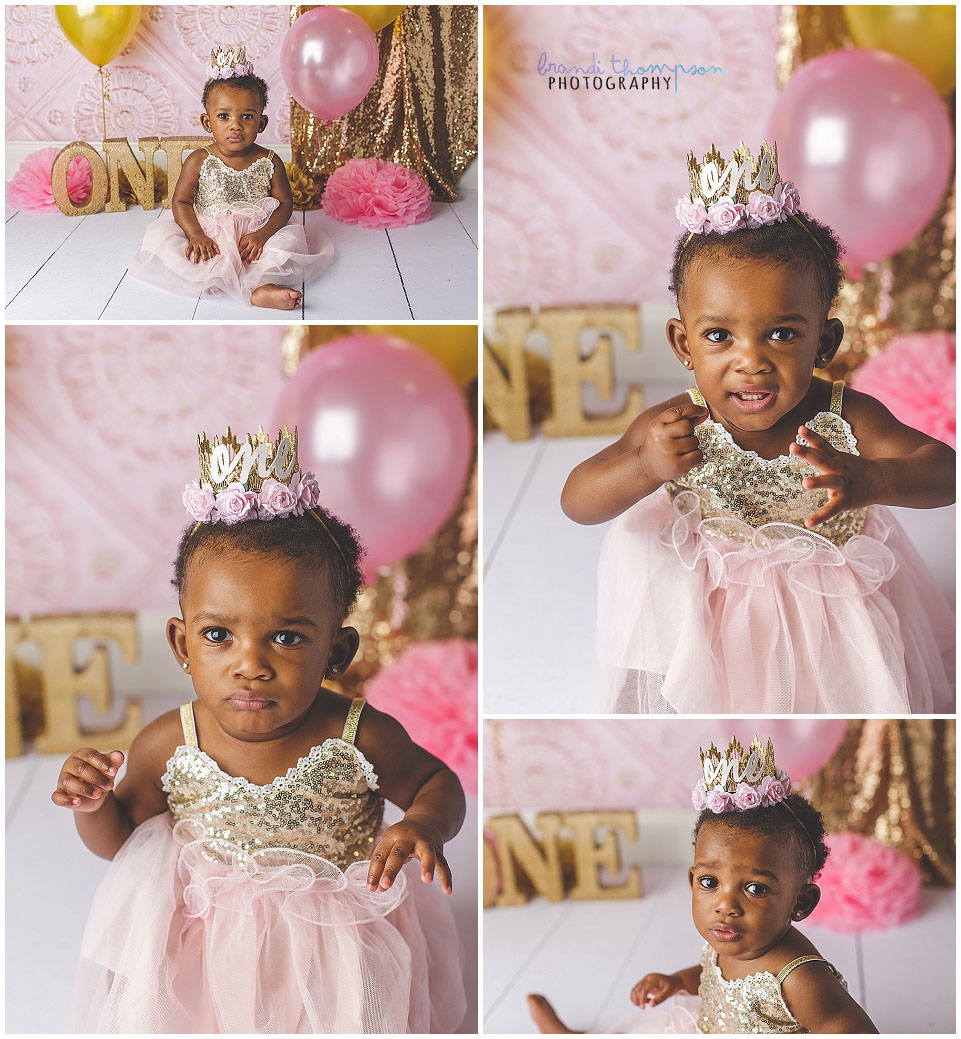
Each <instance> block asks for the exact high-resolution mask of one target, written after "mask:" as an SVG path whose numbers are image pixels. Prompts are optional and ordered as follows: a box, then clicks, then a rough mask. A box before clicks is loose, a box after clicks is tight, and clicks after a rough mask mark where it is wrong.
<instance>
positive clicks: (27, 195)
mask: <svg viewBox="0 0 961 1039" xmlns="http://www.w3.org/2000/svg"><path fill="white" fill-rule="evenodd" d="M59 151H60V149H59V148H41V149H40V151H38V152H32V153H31V154H30V155H28V156H27V157H26V158H25V159H24V160H23V162H22V163H20V168H19V169H18V170H17V172H16V173H15V174H14V175H13V177H12V178H11V180H10V183H9V184H7V204H8V205H9V206H13V207H15V208H16V209H21V210H23V211H24V212H26V213H58V212H59V211H60V210H59V209H58V207H57V203H56V201H55V200H54V197H53V187H52V186H51V184H50V173H51V171H52V170H53V160H54V159H55V158H56V157H57V154H58V152H59ZM92 190H93V174H92V173H91V172H90V163H89V162H87V160H86V159H82V158H80V156H79V155H78V156H76V157H75V158H73V159H71V160H70V165H69V166H68V167H67V194H68V195H69V196H70V201H71V202H73V203H74V205H81V204H83V203H84V202H86V201H87V199H88V198H90V192H91V191H92Z"/></svg>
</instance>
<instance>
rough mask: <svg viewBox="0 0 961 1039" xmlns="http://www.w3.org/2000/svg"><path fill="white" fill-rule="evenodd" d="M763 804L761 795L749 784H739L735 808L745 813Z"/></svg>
mask: <svg viewBox="0 0 961 1039" xmlns="http://www.w3.org/2000/svg"><path fill="white" fill-rule="evenodd" d="M760 803H761V795H760V794H759V793H758V792H757V790H756V789H755V788H754V787H753V786H751V785H750V784H748V783H738V785H737V788H736V789H735V791H734V807H735V808H736V809H737V810H738V811H739V812H743V811H745V810H746V809H748V808H757V806H758V805H759V804H760Z"/></svg>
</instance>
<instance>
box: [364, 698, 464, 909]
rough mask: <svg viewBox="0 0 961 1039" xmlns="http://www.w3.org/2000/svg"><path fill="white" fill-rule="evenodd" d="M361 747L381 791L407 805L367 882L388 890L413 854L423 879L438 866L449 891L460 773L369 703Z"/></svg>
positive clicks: (460, 817)
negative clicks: (448, 852)
mask: <svg viewBox="0 0 961 1039" xmlns="http://www.w3.org/2000/svg"><path fill="white" fill-rule="evenodd" d="M357 745H358V747H359V748H360V750H361V752H362V753H363V754H364V755H365V756H367V757H369V758H370V760H371V761H374V762H376V763H377V770H378V779H379V781H380V791H381V793H382V794H383V795H384V797H386V798H387V799H388V800H389V801H393V803H394V804H396V805H398V806H399V807H401V808H403V809H404V810H405V811H404V818H403V819H402V820H401V821H400V822H399V823H395V824H394V825H393V826H389V827H388V828H387V829H386V830H385V831H384V834H383V836H382V837H381V839H380V840H379V841H378V843H377V847H376V848H375V849H374V853H373V854H372V855H371V857H370V869H369V871H368V873H367V887H368V888H369V889H370V890H371V891H375V890H377V888H378V887H379V888H380V890H381V891H386V890H387V888H389V887H390V886H391V884H393V883H394V878H395V877H396V876H397V874H398V873H399V872H400V869H401V867H402V866H403V865H404V863H405V862H407V860H408V859H411V858H418V859H420V864H421V879H422V880H423V881H425V883H429V882H430V881H431V880H432V879H433V877H434V870H435V868H436V870H437V874H438V876H439V877H440V882H441V887H442V889H443V891H444V893H445V894H448V895H449V894H450V893H451V890H452V886H451V885H452V881H451V872H450V867H449V866H448V865H447V860H446V859H445V858H444V853H443V847H444V844H445V842H446V841H449V840H450V839H451V837H453V836H454V834H456V833H457V831H458V830H459V829H460V828H461V825H462V824H463V822H464V813H465V811H466V805H465V802H464V790H463V788H462V787H461V785H460V781H459V780H458V778H457V776H455V775H454V773H453V772H451V770H450V769H449V768H448V767H447V766H446V765H445V764H444V763H443V761H441V760H440V759H439V758H435V757H434V755H433V754H428V752H427V751H426V750H424V748H423V747H419V746H417V744H416V743H414V741H413V740H412V739H411V738H410V737H409V736H408V735H407V733H406V731H405V730H404V728H403V726H402V725H400V723H399V722H397V721H395V720H394V719H393V718H391V717H390V716H389V715H387V714H383V713H381V712H380V711H376V710H374V709H373V708H372V707H371V706H370V705H368V706H367V707H366V708H364V716H363V720H362V721H361V724H360V729H359V730H358V739H357Z"/></svg>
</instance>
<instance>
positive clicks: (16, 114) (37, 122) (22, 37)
mask: <svg viewBox="0 0 961 1039" xmlns="http://www.w3.org/2000/svg"><path fill="white" fill-rule="evenodd" d="M289 10H290V9H289V7H287V6H285V5H283V4H263V5H257V6H249V7H248V6H242V5H237V6H233V5H216V4H208V5H205V6H180V5H177V6H173V7H163V6H160V5H153V4H145V5H143V6H142V8H141V17H140V24H139V25H138V27H137V32H136V34H135V35H134V38H133V40H131V42H130V43H129V44H128V45H127V47H126V49H125V50H124V51H123V52H122V53H121V54H120V55H118V56H117V57H116V58H115V59H114V60H113V61H112V62H111V63H110V64H109V65H108V66H107V68H108V70H109V72H110V95H111V99H110V101H109V103H108V105H107V134H108V136H110V137H127V138H130V139H131V140H134V139H136V138H138V137H149V136H157V137H164V136H174V135H182V134H190V133H197V134H202V133H203V131H202V130H201V128H200V123H199V119H200V114H201V112H202V111H203V108H202V106H201V104H200V94H201V91H202V90H203V85H204V80H205V78H206V77H205V68H206V66H207V63H208V60H209V57H210V50H211V48H212V47H213V46H214V45H215V44H217V43H223V44H238V43H242V44H244V45H245V46H246V48H247V56H248V57H249V58H250V59H251V61H252V62H253V63H254V69H255V71H256V72H257V74H258V75H259V76H261V77H262V78H263V79H265V80H266V81H267V86H268V93H269V95H270V99H269V102H268V105H267V115H268V119H269V122H268V125H267V129H266V130H265V131H264V133H263V134H262V135H261V137H260V142H261V143H262V144H265V145H267V146H268V147H270V146H272V145H276V144H277V143H278V142H279V141H289V140H290V133H289V131H290V103H289V95H288V94H287V89H286V87H285V86H284V83H283V80H282V79H281V77H280V57H279V56H280V41H281V38H282V37H283V34H284V30H285V29H286V27H287V24H288V12H289ZM6 38H7V50H6V72H7V84H6V112H7V124H6V134H7V140H8V141H70V140H85V141H91V142H97V141H99V140H100V139H101V137H102V136H103V130H102V123H101V107H100V76H99V74H98V73H97V70H96V68H94V66H93V65H91V64H90V62H89V61H87V60H86V59H85V58H83V57H82V56H81V55H80V54H78V53H77V51H76V50H74V48H73V47H72V46H71V45H70V44H69V43H68V42H67V40H66V38H65V37H64V35H63V33H62V32H61V30H60V26H59V24H58V22H57V19H56V16H55V15H54V10H53V7H51V6H46V5H45V6H37V7H34V6H27V5H25V4H16V5H11V6H8V7H7V8H6Z"/></svg>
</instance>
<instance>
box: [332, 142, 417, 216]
mask: <svg viewBox="0 0 961 1039" xmlns="http://www.w3.org/2000/svg"><path fill="white" fill-rule="evenodd" d="M321 208H322V209H323V211H324V212H325V213H326V214H327V215H328V216H332V217H333V218H334V219H335V220H340V221H341V222H342V223H345V224H360V226H361V227H369V228H372V229H374V230H380V229H383V228H391V227H409V226H410V225H411V224H419V223H421V222H422V221H424V220H429V219H430V189H429V188H428V186H427V181H425V180H424V178H423V177H421V176H419V175H418V174H416V173H415V172H414V171H413V170H409V169H408V168H407V167H406V166H401V165H399V164H398V163H396V162H384V160H383V159H351V160H350V162H348V163H345V164H344V165H343V166H341V167H340V169H338V170H334V172H333V173H332V174H331V175H330V177H329V179H328V181H327V186H326V187H325V188H324V196H323V199H322V200H321Z"/></svg>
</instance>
